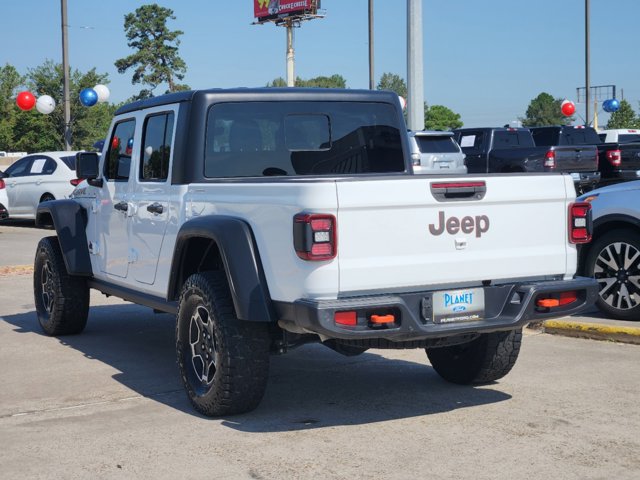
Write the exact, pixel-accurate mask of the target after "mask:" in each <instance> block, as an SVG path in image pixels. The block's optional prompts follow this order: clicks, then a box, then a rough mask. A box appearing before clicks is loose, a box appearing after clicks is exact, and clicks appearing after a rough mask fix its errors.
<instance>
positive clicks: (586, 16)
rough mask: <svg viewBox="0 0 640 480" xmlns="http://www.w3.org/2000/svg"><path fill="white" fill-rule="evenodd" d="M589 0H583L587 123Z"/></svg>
mask: <svg viewBox="0 0 640 480" xmlns="http://www.w3.org/2000/svg"><path fill="white" fill-rule="evenodd" d="M589 3H590V0H584V80H585V82H584V83H585V87H586V88H585V101H586V103H585V119H586V120H585V122H586V124H587V125H589V123H590V122H589V104H590V103H591V94H590V93H591V85H590V82H591V79H590V72H589V70H590V60H589V57H590V49H589V17H590V15H591V12H590V10H591V8H590V5H589Z"/></svg>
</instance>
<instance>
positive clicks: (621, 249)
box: [593, 242, 640, 310]
mask: <svg viewBox="0 0 640 480" xmlns="http://www.w3.org/2000/svg"><path fill="white" fill-rule="evenodd" d="M593 276H594V277H595V278H596V280H598V283H599V284H600V298H601V299H602V300H603V301H604V302H605V303H606V304H607V305H609V306H611V307H613V308H615V309H618V310H629V309H632V308H634V307H637V306H638V305H640V251H638V249H637V248H636V247H634V246H633V245H631V244H629V243H626V242H615V243H611V244H609V245H607V246H605V247H604V248H603V249H602V250H600V252H599V253H598V256H597V258H596V261H595V265H594V269H593Z"/></svg>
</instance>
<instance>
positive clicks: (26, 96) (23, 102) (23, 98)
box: [16, 92, 36, 110]
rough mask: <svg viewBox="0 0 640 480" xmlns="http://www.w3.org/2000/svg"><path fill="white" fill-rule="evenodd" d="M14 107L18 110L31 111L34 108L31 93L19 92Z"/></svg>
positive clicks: (33, 98)
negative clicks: (16, 106)
mask: <svg viewBox="0 0 640 480" xmlns="http://www.w3.org/2000/svg"><path fill="white" fill-rule="evenodd" d="M16 105H18V108H19V109H20V110H31V109H32V108H33V107H35V106H36V97H34V96H33V95H32V94H31V92H20V93H19V94H18V96H17V97H16Z"/></svg>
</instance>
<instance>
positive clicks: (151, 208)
mask: <svg viewBox="0 0 640 480" xmlns="http://www.w3.org/2000/svg"><path fill="white" fill-rule="evenodd" d="M147 212H151V213H155V214H157V215H160V214H161V213H162V212H164V207H163V206H162V204H160V203H158V202H155V203H152V204H151V205H147Z"/></svg>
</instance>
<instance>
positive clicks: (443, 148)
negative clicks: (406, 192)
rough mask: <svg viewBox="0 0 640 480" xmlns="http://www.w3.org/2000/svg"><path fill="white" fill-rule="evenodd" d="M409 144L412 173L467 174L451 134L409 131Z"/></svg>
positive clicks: (462, 156)
mask: <svg viewBox="0 0 640 480" xmlns="http://www.w3.org/2000/svg"><path fill="white" fill-rule="evenodd" d="M409 144H410V145H411V160H412V162H413V172H414V173H423V174H424V173H431V174H433V173H436V174H446V175H453V174H460V173H467V166H466V165H465V164H464V153H462V150H461V149H460V145H458V143H457V142H456V141H455V140H454V138H453V132H440V131H435V130H420V131H409Z"/></svg>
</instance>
